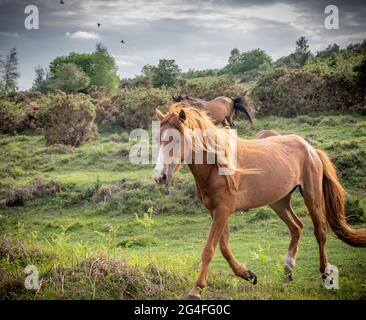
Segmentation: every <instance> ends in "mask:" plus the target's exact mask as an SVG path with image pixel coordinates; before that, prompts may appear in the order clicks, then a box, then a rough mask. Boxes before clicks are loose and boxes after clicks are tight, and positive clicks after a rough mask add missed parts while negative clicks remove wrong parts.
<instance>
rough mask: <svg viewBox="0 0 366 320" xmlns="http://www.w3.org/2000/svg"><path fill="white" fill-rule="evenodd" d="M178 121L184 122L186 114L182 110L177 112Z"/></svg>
mask: <svg viewBox="0 0 366 320" xmlns="http://www.w3.org/2000/svg"><path fill="white" fill-rule="evenodd" d="M179 120H180V121H182V122H184V121H185V120H186V113H185V111H184V110H183V109H181V110H180V111H179Z"/></svg>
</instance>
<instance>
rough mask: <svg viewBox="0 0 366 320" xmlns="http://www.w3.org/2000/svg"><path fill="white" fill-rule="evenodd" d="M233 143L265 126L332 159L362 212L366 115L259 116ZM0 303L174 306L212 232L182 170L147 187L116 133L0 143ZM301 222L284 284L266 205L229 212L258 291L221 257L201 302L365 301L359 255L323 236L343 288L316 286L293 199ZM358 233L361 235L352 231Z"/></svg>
mask: <svg viewBox="0 0 366 320" xmlns="http://www.w3.org/2000/svg"><path fill="white" fill-rule="evenodd" d="M236 123H237V125H238V130H239V135H240V136H243V137H247V138H253V137H254V135H255V133H256V132H258V131H260V130H262V129H274V130H277V131H279V132H281V133H290V132H291V133H297V134H299V135H301V136H303V137H305V138H306V139H307V140H308V141H309V142H310V143H311V144H312V145H314V146H315V147H317V148H321V149H323V150H325V151H326V152H328V153H329V154H330V156H331V158H332V159H333V160H334V162H335V163H336V165H337V167H338V169H339V175H340V177H341V179H342V182H343V184H344V186H345V187H346V189H347V191H348V194H349V197H350V199H351V200H350V203H352V204H353V206H354V207H355V208H356V209H358V210H362V208H363V207H364V206H365V204H366V194H365V190H366V117H361V116H351V115H336V114H334V115H330V114H326V115H316V116H312V115H309V116H302V117H298V118H295V119H284V118H277V117H271V118H264V119H259V120H257V121H256V123H255V125H254V127H251V126H249V125H248V124H247V123H246V122H242V121H236ZM0 148H1V153H0V179H1V180H0V194H1V196H0V199H1V198H3V199H12V206H10V207H9V206H8V207H3V208H2V209H0V239H1V241H0V298H3V299H19V298H27V299H33V298H35V299H134V298H140V299H159V298H161V299H181V298H184V296H185V295H186V294H187V293H188V291H189V290H190V288H191V286H192V284H193V282H194V280H195V277H196V276H197V272H198V267H199V261H200V254H201V249H202V247H203V246H204V243H205V240H206V238H207V235H208V231H209V227H210V218H209V215H208V212H207V211H206V209H205V208H204V207H203V206H202V205H201V204H200V203H199V202H198V201H197V200H196V198H195V196H194V180H193V177H192V176H191V174H190V173H189V171H188V170H187V168H185V167H184V168H182V169H181V171H180V172H179V173H178V174H177V178H176V181H175V183H174V184H173V185H172V186H169V187H168V188H165V187H160V186H156V185H154V183H153V182H152V181H151V171H152V165H149V166H134V165H132V164H131V163H130V162H129V160H128V150H129V148H130V143H129V142H127V139H126V132H124V131H123V130H121V129H118V128H113V129H101V130H100V136H99V138H98V139H97V140H95V141H92V142H89V143H87V144H85V145H84V146H82V147H80V148H72V147H65V146H59V145H55V146H49V147H45V144H44V138H43V135H42V134H41V133H31V132H28V133H26V134H17V135H12V136H10V135H0ZM293 203H294V208H295V211H296V212H297V213H298V215H299V216H300V217H302V220H303V221H304V224H305V229H304V233H303V237H302V240H301V242H300V250H299V255H298V260H297V267H296V269H295V273H294V281H292V282H286V281H284V276H283V256H284V254H285V252H286V249H287V246H288V242H289V232H288V230H287V227H286V225H285V224H284V223H283V222H282V221H280V220H279V219H278V218H277V216H276V215H275V214H274V213H273V212H272V211H271V210H270V209H269V208H259V209H255V210H250V211H249V212H247V213H240V212H238V213H235V214H234V215H233V216H232V218H231V220H230V225H231V231H232V234H231V246H232V248H233V251H234V254H235V255H236V257H237V258H238V259H239V260H240V261H242V262H245V263H246V264H247V265H248V267H249V268H250V269H251V270H253V271H255V272H256V273H257V275H258V279H259V282H258V284H257V286H252V285H251V284H249V283H247V282H245V281H243V280H241V279H238V278H236V277H235V276H234V275H233V274H232V272H231V270H230V269H229V267H228V265H227V263H226V261H225V260H224V259H223V258H222V257H221V254H220V252H219V251H217V253H216V256H215V258H214V259H213V262H212V264H211V268H210V273H209V282H208V287H207V289H206V290H205V292H204V294H203V297H204V298H207V299H366V274H365V270H366V250H364V249H357V248H351V247H349V246H347V245H345V244H344V243H342V242H341V241H340V240H338V239H336V238H335V237H334V236H333V234H331V233H330V234H329V235H328V241H327V252H328V256H329V260H330V262H331V263H332V264H333V265H335V266H337V267H338V269H339V273H340V282H339V286H340V288H339V290H327V289H325V288H324V287H323V282H322V279H321V275H320V273H319V270H318V265H319V258H318V249H317V243H316V240H315V237H314V236H313V229H312V223H311V221H310V219H309V217H308V216H307V212H306V208H305V207H304V205H303V202H302V198H301V196H300V195H299V194H298V193H295V195H294V198H293ZM355 227H366V224H365V223H360V224H358V225H357V226H355ZM30 264H33V265H35V266H37V268H38V270H39V272H40V279H41V287H40V289H39V290H36V291H34V290H26V289H25V288H24V285H23V284H24V278H25V276H26V275H25V274H24V272H23V270H24V267H25V266H26V265H30Z"/></svg>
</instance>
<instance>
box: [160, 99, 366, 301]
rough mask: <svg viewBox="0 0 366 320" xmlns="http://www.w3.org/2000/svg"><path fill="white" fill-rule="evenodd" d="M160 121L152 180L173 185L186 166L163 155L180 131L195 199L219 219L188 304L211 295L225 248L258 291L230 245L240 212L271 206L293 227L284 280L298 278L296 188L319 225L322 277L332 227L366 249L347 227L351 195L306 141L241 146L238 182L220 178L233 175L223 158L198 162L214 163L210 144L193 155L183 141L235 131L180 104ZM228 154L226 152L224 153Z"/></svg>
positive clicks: (271, 137) (273, 139)
mask: <svg viewBox="0 0 366 320" xmlns="http://www.w3.org/2000/svg"><path fill="white" fill-rule="evenodd" d="M156 116H157V118H158V119H159V120H160V122H161V128H160V149H159V157H158V162H157V164H156V167H155V169H154V173H153V177H154V179H155V181H156V182H157V183H169V182H170V181H171V179H172V176H173V174H174V173H175V172H176V170H177V167H178V166H179V163H170V162H168V161H165V159H166V158H167V157H168V156H169V155H168V154H167V152H166V151H164V150H166V149H165V147H166V146H167V145H168V144H169V143H174V141H172V140H170V139H169V140H167V139H166V138H167V137H166V133H169V130H168V131H167V129H174V130H175V131H177V132H178V134H179V136H180V138H181V139H180V144H179V146H180V153H178V157H179V161H180V163H183V162H187V160H186V159H187V156H188V155H189V156H191V160H192V161H191V162H190V163H188V164H187V165H188V167H189V169H190V171H191V172H192V174H193V176H194V178H195V182H196V195H197V196H198V198H199V199H200V201H201V202H202V203H203V204H204V205H205V206H206V208H207V209H208V210H209V211H210V213H211V217H212V226H211V230H210V234H209V237H208V240H207V242H206V245H205V247H204V249H203V252H202V264H201V267H200V268H201V270H200V274H199V276H198V279H197V281H196V283H195V285H194V286H193V288H192V290H191V291H190V294H189V296H188V297H189V298H191V299H199V298H200V293H201V290H202V289H203V288H204V287H206V284H207V275H208V267H209V263H210V261H211V259H212V258H213V255H214V252H215V249H216V246H217V244H218V243H219V244H220V249H221V252H222V254H223V256H224V257H225V259H226V260H227V262H228V263H229V265H230V267H231V268H232V270H233V272H234V273H235V275H237V276H239V277H241V278H243V279H245V280H250V281H252V282H253V284H255V283H256V282H257V276H256V275H255V273H254V272H252V271H250V270H248V269H247V268H246V266H245V265H243V264H241V263H239V261H238V260H237V259H236V258H235V257H234V255H233V253H232V251H231V248H230V245H229V225H228V221H229V217H230V215H231V214H232V213H233V212H235V211H239V210H240V211H246V210H248V209H251V208H257V207H260V206H264V205H269V206H270V207H271V208H272V209H273V210H274V211H275V212H276V213H277V215H278V216H279V217H280V218H281V219H282V220H283V221H284V222H285V223H286V224H287V226H288V228H289V230H290V233H291V241H290V244H289V247H288V250H287V253H286V255H285V259H284V265H285V273H286V274H291V272H292V270H293V269H294V267H295V259H296V253H297V248H298V243H299V240H300V237H301V233H302V230H303V224H302V222H301V220H300V219H299V217H298V216H297V215H296V214H295V212H294V211H293V209H292V206H291V196H292V193H293V191H294V190H295V189H296V188H299V189H300V192H301V195H302V196H303V198H304V201H305V204H306V206H307V208H308V210H309V213H310V216H311V219H312V221H313V224H314V234H315V237H316V239H317V242H318V246H319V255H320V272H321V273H323V275H324V273H325V272H326V269H327V267H328V266H330V264H329V262H328V259H327V256H326V253H325V241H326V230H327V225H329V226H330V227H331V229H332V230H333V231H334V233H335V234H336V235H337V236H338V238H339V239H341V240H342V241H344V242H345V243H347V244H349V245H351V246H357V247H365V246H366V230H364V229H352V228H351V227H349V226H348V225H347V223H346V219H345V210H344V196H345V191H344V189H343V187H342V186H341V184H340V182H339V180H338V178H337V175H336V169H335V167H334V165H333V163H332V162H331V160H330V159H329V158H328V156H327V154H326V153H325V152H323V151H321V150H316V149H314V148H313V147H312V146H311V145H310V144H309V143H308V142H306V141H305V140H304V139H303V138H301V137H299V136H297V135H294V134H291V135H283V136H282V135H279V134H277V133H276V132H274V131H270V132H269V131H267V133H265V134H264V135H262V138H264V139H254V140H246V139H240V138H238V139H237V142H236V143H237V157H236V158H237V168H238V169H236V170H235V172H234V174H232V175H221V174H220V173H219V169H220V168H222V167H223V166H224V167H225V166H226V167H230V163H227V162H224V161H221V160H220V159H219V157H220V156H219V155H218V156H217V161H216V162H215V163H214V164H210V163H209V162H208V161H207V160H206V161H205V160H204V162H203V164H202V163H201V164H198V163H196V162H197V161H195V159H196V158H195V155H196V151H199V150H197V149H199V148H201V151H202V152H203V154H204V157H203V159H207V158H208V152H210V151H209V148H208V147H207V143H206V142H205V141H204V140H203V139H205V138H202V137H201V138H200V136H198V137H194V139H195V140H194V141H193V143H192V147H191V148H189V147H187V146H186V144H185V143H183V141H185V139H186V138H187V135H188V132H189V131H190V130H191V129H199V130H204V131H207V132H209V133H210V135H211V137H210V138H211V141H217V139H219V138H220V137H221V136H222V135H223V134H225V133H227V131H230V130H228V129H225V128H223V129H218V128H216V127H215V125H214V124H213V123H212V122H211V120H210V118H209V117H208V115H207V114H206V112H203V111H201V110H198V109H196V108H193V107H187V106H186V105H184V104H183V105H182V104H181V103H176V104H173V105H172V106H171V107H170V109H169V112H168V113H167V114H165V115H164V114H162V113H161V112H160V111H159V110H156ZM199 139H202V140H199ZM173 140H174V139H173ZM221 145H222V143H221ZM224 147H225V148H226V146H225V145H224ZM229 152H230V151H229V150H228V153H229ZM251 169H254V172H253V170H251Z"/></svg>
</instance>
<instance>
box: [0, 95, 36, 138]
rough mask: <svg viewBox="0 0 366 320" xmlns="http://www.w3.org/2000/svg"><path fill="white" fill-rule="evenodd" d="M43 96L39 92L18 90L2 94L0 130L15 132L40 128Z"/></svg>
mask: <svg viewBox="0 0 366 320" xmlns="http://www.w3.org/2000/svg"><path fill="white" fill-rule="evenodd" d="M41 96H42V94H41V93H39V92H26V93H25V92H17V93H10V94H8V95H2V96H0V132H2V133H14V132H16V131H17V132H20V131H24V130H26V129H37V128H39V127H40V126H41V124H40V121H39V119H38V111H39V109H40V107H39V100H40V97H41Z"/></svg>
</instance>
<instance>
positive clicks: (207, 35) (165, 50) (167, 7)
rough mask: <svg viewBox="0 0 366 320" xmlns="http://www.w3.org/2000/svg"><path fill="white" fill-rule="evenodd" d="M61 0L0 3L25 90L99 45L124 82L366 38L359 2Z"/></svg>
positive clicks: (2, 37)
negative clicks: (233, 53)
mask: <svg viewBox="0 0 366 320" xmlns="http://www.w3.org/2000/svg"><path fill="white" fill-rule="evenodd" d="M63 1H64V4H60V1H59V0H48V1H46V0H0V54H5V53H6V52H7V51H8V50H9V49H10V48H11V47H14V46H15V47H16V48H17V49H18V53H19V60H20V61H19V62H20V72H21V74H22V76H21V79H20V81H19V87H20V88H21V89H28V88H30V87H31V85H32V80H33V78H34V67H35V66H36V65H38V64H41V65H42V66H44V67H47V66H48V64H49V62H50V61H51V60H52V59H53V58H54V57H56V56H59V55H67V54H69V53H70V52H71V51H74V52H92V51H93V50H94V48H95V44H96V43H97V42H102V43H103V44H104V45H106V46H107V48H108V50H109V51H110V53H111V54H112V55H113V56H114V57H115V59H116V62H117V65H118V67H119V70H118V72H119V74H120V76H121V77H133V76H134V75H136V74H139V73H140V71H141V68H142V67H143V66H144V65H145V64H156V63H157V62H158V61H159V59H161V58H170V59H175V60H176V61H177V63H178V65H179V66H180V67H181V69H183V70H188V69H189V68H194V69H204V68H220V67H223V66H224V65H225V64H226V62H227V59H228V56H229V53H230V50H231V49H232V48H239V49H240V50H251V49H255V48H261V49H264V50H266V51H267V52H268V53H269V54H270V55H271V56H272V57H273V58H274V59H277V58H279V57H281V56H284V55H287V54H289V53H290V52H292V51H293V50H294V43H295V41H296V39H297V38H299V37H300V36H301V35H305V36H306V37H307V38H308V39H309V44H310V47H311V49H312V51H314V52H316V51H317V50H320V49H323V48H325V47H326V46H327V45H328V44H330V43H338V44H339V45H341V46H346V45H347V44H349V43H354V42H359V41H361V40H362V39H365V38H366V2H365V1H362V0H348V1H347V0H343V1H337V0H336V1H334V0H332V1H330V0H310V1H289V0H288V1H286V0H284V1H272V0H263V1H260V0H249V1H245V0H226V1H222V0H157V1H154V0H104V1H102V0H96V1H76V0H63ZM29 4H33V5H36V6H37V7H38V9H39V30H26V29H25V27H24V20H25V18H26V16H27V14H25V13H24V9H25V7H26V6H27V5H29ZM329 4H333V5H336V6H337V7H338V8H339V30H327V29H326V28H325V27H324V19H325V18H326V14H325V13H324V9H325V7H326V6H327V5H329ZM98 22H99V23H101V27H100V28H98V26H97V23H98ZM121 39H123V40H124V41H125V44H124V45H122V44H121V42H120V41H121Z"/></svg>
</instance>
